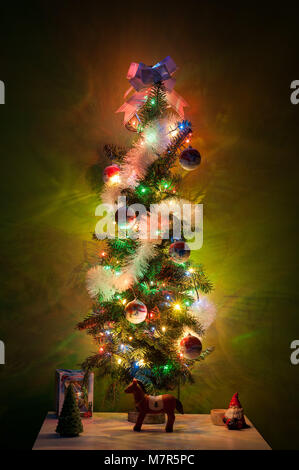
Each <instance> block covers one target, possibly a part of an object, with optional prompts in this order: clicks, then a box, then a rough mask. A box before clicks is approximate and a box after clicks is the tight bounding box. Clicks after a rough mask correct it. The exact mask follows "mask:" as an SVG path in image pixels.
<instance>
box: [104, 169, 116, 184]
mask: <svg viewBox="0 0 299 470" xmlns="http://www.w3.org/2000/svg"><path fill="white" fill-rule="evenodd" d="M119 172H120V168H119V166H118V165H109V166H107V167H106V168H105V170H104V171H103V180H104V183H106V184H110V185H112V184H117V183H119Z"/></svg>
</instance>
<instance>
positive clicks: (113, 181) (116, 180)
mask: <svg viewBox="0 0 299 470" xmlns="http://www.w3.org/2000/svg"><path fill="white" fill-rule="evenodd" d="M109 183H110V184H117V183H120V176H119V175H113V176H111V178H110V180H109Z"/></svg>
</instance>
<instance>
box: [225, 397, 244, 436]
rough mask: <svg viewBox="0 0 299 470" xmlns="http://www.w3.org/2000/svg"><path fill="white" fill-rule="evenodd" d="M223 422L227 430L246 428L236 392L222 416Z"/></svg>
mask: <svg viewBox="0 0 299 470" xmlns="http://www.w3.org/2000/svg"><path fill="white" fill-rule="evenodd" d="M223 422H224V423H225V424H226V426H227V427H228V429H244V428H248V425H247V424H246V423H245V418H244V410H243V408H242V405H241V403H240V402H239V397H238V392H237V393H235V394H234V395H233V397H232V399H231V401H230V404H229V407H228V410H226V412H225V414H224V418H223Z"/></svg>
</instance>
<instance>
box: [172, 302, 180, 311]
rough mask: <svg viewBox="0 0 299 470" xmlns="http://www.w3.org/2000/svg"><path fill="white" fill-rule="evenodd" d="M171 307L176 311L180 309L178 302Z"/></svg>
mask: <svg viewBox="0 0 299 470" xmlns="http://www.w3.org/2000/svg"><path fill="white" fill-rule="evenodd" d="M173 308H174V310H177V311H179V310H181V306H180V304H174V306H173Z"/></svg>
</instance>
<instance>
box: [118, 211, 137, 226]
mask: <svg viewBox="0 0 299 470" xmlns="http://www.w3.org/2000/svg"><path fill="white" fill-rule="evenodd" d="M115 222H116V223H117V224H118V225H119V227H120V228H121V229H122V230H125V229H129V228H132V227H133V226H134V224H135V222H136V214H135V212H134V211H133V209H130V208H127V207H125V206H123V207H120V208H119V209H117V211H116V212H115Z"/></svg>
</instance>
